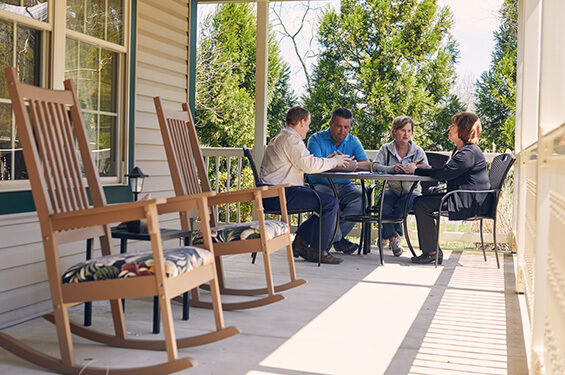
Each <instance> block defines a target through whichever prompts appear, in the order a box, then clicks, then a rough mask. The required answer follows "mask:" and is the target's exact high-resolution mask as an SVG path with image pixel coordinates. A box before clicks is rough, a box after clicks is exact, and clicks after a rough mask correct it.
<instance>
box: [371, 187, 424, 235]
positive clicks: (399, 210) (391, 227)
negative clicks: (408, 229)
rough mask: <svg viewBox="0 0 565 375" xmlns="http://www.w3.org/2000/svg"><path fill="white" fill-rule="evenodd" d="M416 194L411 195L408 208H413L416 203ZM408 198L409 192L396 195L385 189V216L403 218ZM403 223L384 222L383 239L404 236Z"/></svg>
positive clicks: (383, 213) (378, 201)
mask: <svg viewBox="0 0 565 375" xmlns="http://www.w3.org/2000/svg"><path fill="white" fill-rule="evenodd" d="M416 197H417V195H416V194H411V195H410V202H409V203H408V209H411V208H412V205H413V204H414V199H416ZM406 199H408V194H403V195H401V196H398V195H396V194H395V193H393V192H392V191H390V190H388V189H387V190H386V191H385V195H384V202H383V212H382V215H383V218H384V219H396V218H402V215H403V214H404V203H405V202H406ZM380 202H381V200H380V197H379V199H378V200H377V207H378V205H379V204H380ZM402 234H403V231H402V224H383V239H385V240H388V239H390V238H392V237H394V236H396V235H399V236H402Z"/></svg>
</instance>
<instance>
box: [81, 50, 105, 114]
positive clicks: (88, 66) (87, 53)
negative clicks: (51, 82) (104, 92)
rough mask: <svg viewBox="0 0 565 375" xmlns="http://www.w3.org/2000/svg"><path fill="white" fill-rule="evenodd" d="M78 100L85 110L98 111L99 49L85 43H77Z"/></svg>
mask: <svg viewBox="0 0 565 375" xmlns="http://www.w3.org/2000/svg"><path fill="white" fill-rule="evenodd" d="M78 47H79V50H80V53H79V59H80V60H79V70H78V81H77V89H78V98H79V99H80V102H81V104H82V107H83V108H85V109H93V110H97V109H98V78H99V67H100V64H99V62H100V60H99V51H100V50H99V48H97V47H94V46H92V45H90V44H87V43H82V42H79V43H78Z"/></svg>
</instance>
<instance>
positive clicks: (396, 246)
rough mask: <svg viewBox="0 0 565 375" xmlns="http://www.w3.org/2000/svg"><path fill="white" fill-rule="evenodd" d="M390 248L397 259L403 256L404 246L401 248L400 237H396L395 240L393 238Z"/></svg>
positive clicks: (389, 244)
mask: <svg viewBox="0 0 565 375" xmlns="http://www.w3.org/2000/svg"><path fill="white" fill-rule="evenodd" d="M388 246H389V248H390V250H391V251H392V254H394V256H395V257H399V256H401V255H402V253H403V252H404V249H403V248H402V246H400V237H398V236H394V237H393V238H391V239H390V242H389V243H388Z"/></svg>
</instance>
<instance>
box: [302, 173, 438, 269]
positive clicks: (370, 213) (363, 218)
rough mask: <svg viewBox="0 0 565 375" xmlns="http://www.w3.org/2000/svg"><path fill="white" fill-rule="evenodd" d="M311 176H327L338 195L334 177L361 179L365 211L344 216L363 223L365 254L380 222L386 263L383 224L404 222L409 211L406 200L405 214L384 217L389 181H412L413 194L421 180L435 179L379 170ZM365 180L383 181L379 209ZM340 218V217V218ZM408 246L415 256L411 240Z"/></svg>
mask: <svg viewBox="0 0 565 375" xmlns="http://www.w3.org/2000/svg"><path fill="white" fill-rule="evenodd" d="M311 176H313V177H325V178H327V179H328V181H329V183H330V186H331V187H332V189H333V190H334V194H335V196H336V197H337V190H336V188H335V185H334V182H333V181H332V179H334V178H343V179H352V180H360V181H361V191H362V192H363V194H361V199H362V201H361V205H362V207H363V212H362V214H361V215H355V216H347V217H344V218H343V220H348V221H355V222H360V223H361V244H362V246H360V248H359V252H360V251H361V247H362V248H363V254H368V253H369V252H370V251H371V227H370V226H371V223H378V232H379V239H378V247H379V257H380V261H381V264H384V261H383V246H382V242H383V238H382V231H381V229H382V224H388V223H402V222H403V221H404V220H406V215H407V213H408V202H409V200H408V199H407V200H406V204H405V205H404V211H403V212H404V214H403V217H401V218H388V217H387V218H383V217H382V208H383V202H384V192H385V190H386V187H387V183H388V181H406V182H412V185H411V187H410V191H409V192H408V194H412V192H413V191H414V189H415V188H416V186H417V184H418V182H420V181H435V179H434V178H432V177H428V176H416V175H412V174H389V173H379V172H322V173H312V174H311ZM365 180H370V181H382V183H383V186H382V190H381V193H380V204H379V207H378V209H376V210H372V207H370V204H368V202H367V198H368V197H367V196H366V194H367V189H366V188H365ZM338 220H339V218H338ZM408 247H409V248H410V251H411V252H412V254H413V255H414V256H416V253H415V252H414V249H413V248H412V245H411V244H410V242H408Z"/></svg>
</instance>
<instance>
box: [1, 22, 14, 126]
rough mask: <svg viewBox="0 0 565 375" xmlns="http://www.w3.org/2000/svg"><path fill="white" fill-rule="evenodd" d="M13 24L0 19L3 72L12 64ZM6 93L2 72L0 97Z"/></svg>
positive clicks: (4, 78) (6, 95) (3, 96)
mask: <svg viewBox="0 0 565 375" xmlns="http://www.w3.org/2000/svg"><path fill="white" fill-rule="evenodd" d="M13 30H14V24H13V23H11V22H4V21H0V40H1V41H2V43H0V69H1V72H2V73H3V72H4V68H5V67H7V66H13V65H14V63H13V59H14V54H13V50H14V38H13ZM8 96H9V95H8V85H7V84H6V77H5V76H4V74H0V98H7V97H8ZM2 120H3V118H2V119H0V121H2Z"/></svg>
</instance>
